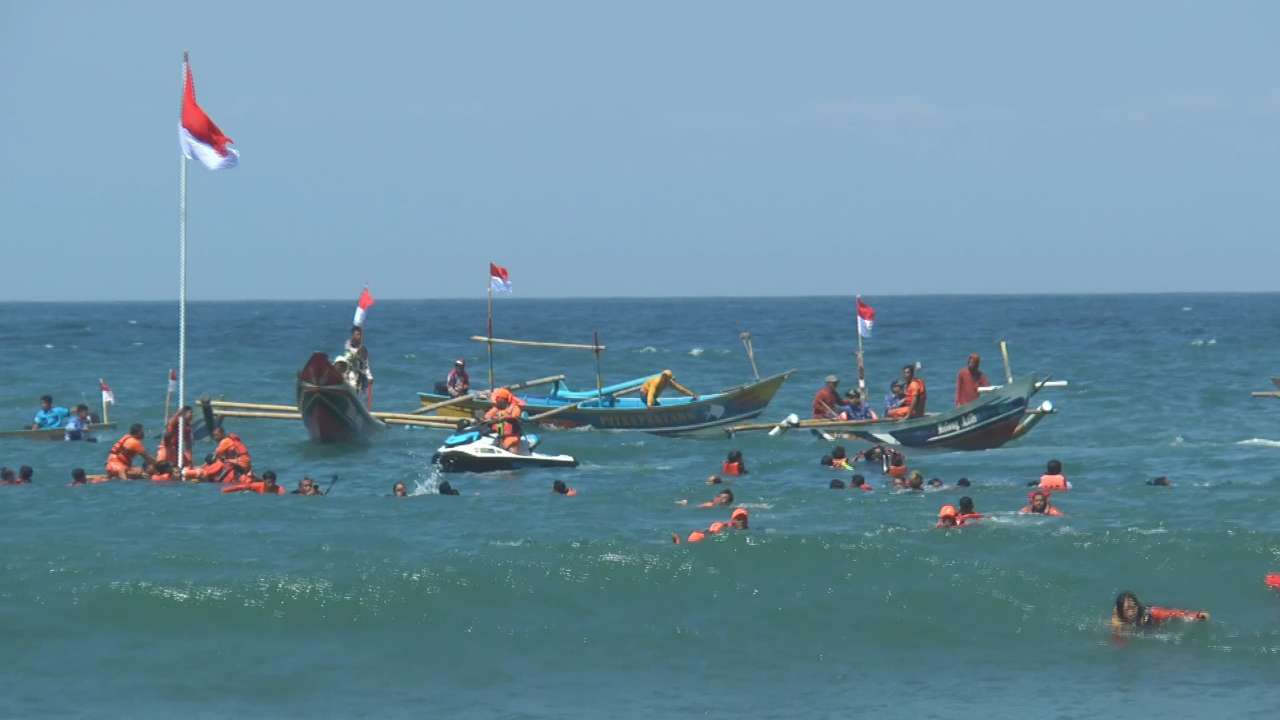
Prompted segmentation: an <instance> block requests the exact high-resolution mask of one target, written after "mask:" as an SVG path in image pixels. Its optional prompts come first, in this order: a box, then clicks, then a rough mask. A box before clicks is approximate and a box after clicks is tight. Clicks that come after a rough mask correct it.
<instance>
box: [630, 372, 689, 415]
mask: <svg viewBox="0 0 1280 720" xmlns="http://www.w3.org/2000/svg"><path fill="white" fill-rule="evenodd" d="M668 388H670V389H672V390H675V391H676V392H678V393H681V394H683V395H688V396H689V397H691V398H693V399H694V400H697V399H698V394H697V393H695V392H694V391H692V390H690V389H689V388H687V387H685V386H683V385H681V384H680V383H678V382H676V376H675V374H674V373H672V372H671V371H670V370H663V371H662V372H660V373H658V374H657V375H654V376H653V377H651V378H649V379H648V380H645V381H644V384H643V385H641V386H640V396H641V397H643V398H644V403H645V405H647V406H649V407H653V406H654V405H657V404H658V396H659V395H661V394H662V393H663V391H665V390H666V389H668Z"/></svg>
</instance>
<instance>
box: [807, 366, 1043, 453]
mask: <svg viewBox="0 0 1280 720" xmlns="http://www.w3.org/2000/svg"><path fill="white" fill-rule="evenodd" d="M1036 389H1037V388H1036V384H1035V378H1032V377H1027V378H1023V379H1022V380H1019V381H1016V382H1014V383H1011V384H1009V385H1007V386H1005V387H1003V388H1000V389H998V390H994V391H992V392H990V393H987V394H985V395H983V396H982V397H979V398H978V399H977V400H975V401H973V402H971V403H968V404H966V405H962V406H960V407H957V408H952V409H950V410H948V411H946V412H943V413H938V414H936V415H927V416H925V417H920V418H912V419H909V420H902V421H892V420H881V421H877V422H870V423H865V424H859V425H852V426H840V427H839V428H835V427H833V428H831V431H833V432H837V431H838V432H839V433H840V434H841V435H842V436H844V437H848V438H856V439H859V440H864V441H866V442H869V443H874V444H881V445H896V446H901V447H909V448H926V449H938V450H990V449H993V448H998V447H1000V446H1001V445H1004V444H1005V443H1007V442H1009V441H1010V440H1013V439H1015V438H1017V437H1020V436H1021V435H1022V434H1025V432H1026V430H1029V429H1030V427H1029V425H1030V424H1028V425H1027V426H1026V427H1023V428H1022V429H1021V430H1019V426H1020V425H1022V424H1023V423H1024V421H1025V420H1026V419H1027V417H1028V414H1029V412H1030V413H1035V412H1036V411H1034V410H1031V411H1029V410H1028V404H1029V402H1030V400H1031V396H1033V395H1034V394H1035V393H1036Z"/></svg>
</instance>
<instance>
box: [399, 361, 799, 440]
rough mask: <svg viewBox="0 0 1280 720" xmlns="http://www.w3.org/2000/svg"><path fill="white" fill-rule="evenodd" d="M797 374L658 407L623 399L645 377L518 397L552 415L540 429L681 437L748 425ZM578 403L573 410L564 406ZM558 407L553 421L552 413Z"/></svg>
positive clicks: (456, 408)
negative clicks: (597, 387)
mask: <svg viewBox="0 0 1280 720" xmlns="http://www.w3.org/2000/svg"><path fill="white" fill-rule="evenodd" d="M792 372H793V371H790V370H789V371H787V372H784V373H780V374H778V375H773V376H772V377H767V378H764V379H762V380H758V381H756V382H752V383H747V384H745V385H740V386H737V387H733V388H729V389H727V390H723V391H721V392H718V393H713V394H711V395H699V396H698V397H697V399H694V398H689V397H663V398H662V399H661V401H660V402H659V404H657V405H655V406H653V407H648V406H646V405H645V403H644V401H643V400H642V399H640V398H638V397H621V395H622V394H623V393H626V392H632V391H635V390H636V389H637V388H638V387H639V385H640V384H641V383H643V382H644V381H645V380H647V379H648V377H651V376H646V377H643V378H637V379H634V380H629V381H627V382H624V383H618V384H617V385H611V386H609V387H605V388H602V389H601V390H600V391H599V392H597V391H594V390H593V391H591V392H573V391H570V390H569V389H567V388H565V387H564V385H563V382H562V381H557V382H556V383H555V384H554V385H553V386H552V388H551V390H550V392H548V393H547V394H546V395H528V394H522V395H520V399H521V400H523V401H524V402H525V409H526V412H528V413H529V414H530V415H541V414H543V413H548V417H547V420H545V421H543V422H542V423H541V424H544V425H547V426H551V427H559V428H574V427H591V428H595V429H597V430H623V431H639V432H648V433H654V434H657V435H680V434H685V433H693V432H698V431H702V430H707V429H711V428H716V427H722V426H724V425H731V424H733V423H737V422H742V421H744V420H750V419H751V418H754V417H757V416H759V415H760V413H761V412H763V411H764V409H765V407H767V406H768V405H769V402H770V401H771V400H773V396H774V395H776V394H777V392H778V389H779V388H781V387H782V384H783V383H784V382H786V381H787V378H788V377H790V376H791V373H792ZM418 398H419V400H421V402H422V404H423V405H432V406H437V405H439V404H440V403H442V402H446V401H448V400H449V396H448V395H442V394H439V393H425V392H423V393H418ZM574 404H576V405H577V407H574V408H572V409H569V408H566V406H569V405H574ZM489 407H490V403H489V400H488V398H487V397H484V396H482V395H479V394H477V396H476V397H473V398H469V399H466V400H463V401H462V402H457V403H455V404H453V405H450V406H449V407H447V408H446V407H441V408H440V409H439V412H440V414H442V415H446V414H448V415H453V416H456V417H480V416H482V415H483V414H484V412H485V411H486V410H488V409H489ZM557 408H566V409H565V410H564V411H562V412H556V413H555V415H554V417H555V419H554V420H552V419H551V415H550V413H552V412H553V411H556V410H557Z"/></svg>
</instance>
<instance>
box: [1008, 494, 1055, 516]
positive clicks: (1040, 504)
mask: <svg viewBox="0 0 1280 720" xmlns="http://www.w3.org/2000/svg"><path fill="white" fill-rule="evenodd" d="M1027 500H1028V503H1027V506H1026V507H1024V508H1022V509H1021V510H1019V511H1018V512H1020V513H1022V514H1023V515H1053V516H1055V517H1056V516H1060V515H1062V511H1061V510H1059V509H1058V508H1056V507H1054V506H1052V505H1050V504H1049V493H1048V492H1045V491H1044V490H1032V491H1031V494H1030V495H1028V496H1027Z"/></svg>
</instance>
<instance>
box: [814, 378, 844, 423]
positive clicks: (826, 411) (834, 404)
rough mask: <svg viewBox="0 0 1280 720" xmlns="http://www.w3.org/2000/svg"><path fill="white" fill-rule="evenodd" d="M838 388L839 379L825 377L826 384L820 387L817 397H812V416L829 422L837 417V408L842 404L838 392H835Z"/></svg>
mask: <svg viewBox="0 0 1280 720" xmlns="http://www.w3.org/2000/svg"><path fill="white" fill-rule="evenodd" d="M839 386H840V378H838V377H836V376H835V375H828V376H827V384H825V385H823V386H822V389H821V390H819V391H818V394H817V395H814V396H813V416H814V417H816V418H822V419H824V420H831V419H834V418H836V417H838V415H839V410H837V408H839V407H840V405H841V404H842V403H841V401H840V392H839V391H838V390H836V388H838V387H839Z"/></svg>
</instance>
